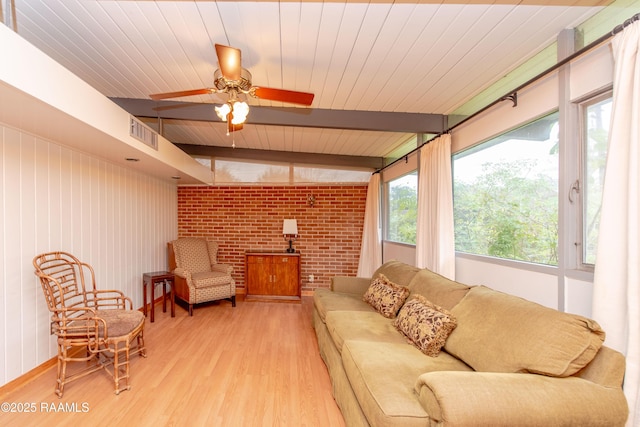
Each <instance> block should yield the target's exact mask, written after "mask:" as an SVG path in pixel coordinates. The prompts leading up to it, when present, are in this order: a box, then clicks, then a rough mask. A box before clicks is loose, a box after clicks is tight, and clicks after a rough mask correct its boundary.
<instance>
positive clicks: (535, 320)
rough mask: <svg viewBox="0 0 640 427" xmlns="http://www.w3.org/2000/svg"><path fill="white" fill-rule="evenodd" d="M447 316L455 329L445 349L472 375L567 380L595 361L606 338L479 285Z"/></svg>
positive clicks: (572, 318)
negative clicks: (503, 374)
mask: <svg viewBox="0 0 640 427" xmlns="http://www.w3.org/2000/svg"><path fill="white" fill-rule="evenodd" d="M451 312H452V314H453V315H454V316H455V317H456V318H457V320H458V327H457V328H456V329H455V330H454V331H453V332H452V333H451V335H450V336H449V339H448V340H447V342H446V344H445V349H446V350H447V351H448V352H449V353H451V354H453V355H454V356H457V357H459V358H460V359H462V360H463V361H465V362H466V363H467V364H469V365H470V366H471V367H473V368H474V369H475V370H477V371H487V372H530V373H538V374H543V375H549V376H556V377H567V376H570V375H573V374H575V373H576V372H577V371H579V370H580V369H582V368H583V367H584V366H585V365H587V364H588V363H589V362H590V361H591V360H592V359H593V358H594V356H595V355H596V353H597V352H598V350H599V349H600V347H601V346H602V343H603V341H604V336H605V334H604V332H603V331H602V329H601V328H600V326H599V325H598V324H597V323H596V322H595V321H593V320H590V319H587V318H585V317H582V316H578V315H574V314H568V313H562V312H559V311H557V310H553V309H551V308H547V307H543V306H541V305H539V304H536V303H534V302H531V301H527V300H525V299H522V298H519V297H516V296H513V295H508V294H504V293H502V292H498V291H494V290H492V289H489V288H486V287H484V286H477V287H474V288H472V289H471V290H469V292H468V293H467V295H466V296H465V297H464V298H463V299H462V301H460V303H458V305H456V306H455V307H454V308H453V309H452V310H451Z"/></svg>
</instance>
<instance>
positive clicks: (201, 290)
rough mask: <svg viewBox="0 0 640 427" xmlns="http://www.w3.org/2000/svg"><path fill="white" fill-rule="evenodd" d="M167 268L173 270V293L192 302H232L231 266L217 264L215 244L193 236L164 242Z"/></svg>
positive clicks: (233, 282)
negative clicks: (165, 243)
mask: <svg viewBox="0 0 640 427" xmlns="http://www.w3.org/2000/svg"><path fill="white" fill-rule="evenodd" d="M168 252H169V268H170V269H171V271H172V272H173V274H175V276H176V278H175V296H176V297H177V298H178V299H180V300H182V301H184V302H186V303H187V304H189V316H193V306H194V305H195V304H200V303H203V302H209V301H217V300H223V299H224V300H229V301H231V306H232V307H235V306H236V282H235V281H234V280H233V277H232V276H231V273H232V272H233V267H232V266H230V265H226V264H218V244H217V243H216V242H212V241H209V240H206V239H201V238H197V237H183V238H180V239H177V240H174V241H172V242H169V243H168Z"/></svg>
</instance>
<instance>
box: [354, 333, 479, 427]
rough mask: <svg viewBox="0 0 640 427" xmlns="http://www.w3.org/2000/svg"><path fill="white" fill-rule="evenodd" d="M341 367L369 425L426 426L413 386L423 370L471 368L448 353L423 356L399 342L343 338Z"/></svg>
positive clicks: (463, 369)
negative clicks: (345, 339)
mask: <svg viewBox="0 0 640 427" xmlns="http://www.w3.org/2000/svg"><path fill="white" fill-rule="evenodd" d="M342 362H343V365H344V370H345V372H346V374H347V377H348V378H349V382H350V384H351V387H352V388H353V392H354V394H355V395H356V397H357V399H358V402H359V403H360V407H361V408H362V411H363V412H364V414H365V415H366V417H367V420H368V421H369V424H370V425H372V426H403V427H404V426H414V425H415V426H418V425H419V426H425V425H429V417H428V414H427V413H426V412H425V410H424V408H423V407H422V405H421V404H420V402H419V400H418V396H417V395H416V393H415V391H414V388H415V384H416V381H417V379H418V377H419V376H420V375H421V374H423V373H425V372H434V371H471V368H470V367H468V366H467V365H465V364H464V363H463V362H461V361H460V360H458V359H456V358H454V357H452V356H451V355H449V354H447V353H445V352H441V353H440V355H439V356H438V357H428V356H425V355H424V354H423V353H422V352H421V351H420V350H418V349H417V348H415V347H413V346H411V345H407V343H406V342H402V343H390V342H386V343H381V342H370V341H357V340H348V341H345V343H344V346H343V350H342Z"/></svg>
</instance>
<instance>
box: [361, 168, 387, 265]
mask: <svg viewBox="0 0 640 427" xmlns="http://www.w3.org/2000/svg"><path fill="white" fill-rule="evenodd" d="M381 264H382V241H381V236H380V174H379V173H374V174H373V175H371V179H369V187H368V189H367V201H366V204H365V212H364V226H363V229H362V246H361V247H360V260H359V261H358V277H371V276H373V273H374V272H375V271H376V269H377V268H378V267H380V265H381Z"/></svg>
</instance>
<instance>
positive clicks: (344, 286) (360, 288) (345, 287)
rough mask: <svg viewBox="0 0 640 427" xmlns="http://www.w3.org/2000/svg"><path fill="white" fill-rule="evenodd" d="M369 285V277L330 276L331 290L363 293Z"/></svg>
mask: <svg viewBox="0 0 640 427" xmlns="http://www.w3.org/2000/svg"><path fill="white" fill-rule="evenodd" d="M369 285H371V279H367V278H365V277H352V276H334V277H332V278H331V290H332V291H334V292H342V293H346V294H356V295H364V293H365V292H366V291H367V289H369Z"/></svg>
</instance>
